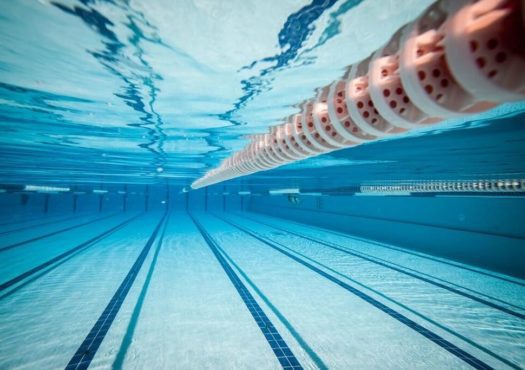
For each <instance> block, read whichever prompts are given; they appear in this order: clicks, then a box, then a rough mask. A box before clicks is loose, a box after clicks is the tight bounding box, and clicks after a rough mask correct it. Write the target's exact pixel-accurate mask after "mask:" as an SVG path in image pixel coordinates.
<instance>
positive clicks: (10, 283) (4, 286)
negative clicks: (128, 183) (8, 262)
mask: <svg viewBox="0 0 525 370" xmlns="http://www.w3.org/2000/svg"><path fill="white" fill-rule="evenodd" d="M139 216H140V215H137V216H134V217H132V218H130V219H128V220H126V221H124V222H122V223H120V224H118V225H117V226H114V227H112V228H111V229H109V230H106V231H104V232H103V233H102V234H99V235H97V236H95V237H93V238H91V239H89V240H87V241H85V242H83V243H81V244H79V245H77V246H76V247H74V248H71V249H69V250H67V251H65V252H64V253H62V254H59V255H58V256H56V257H53V258H51V259H50V260H49V261H46V262H44V263H42V264H40V265H38V266H36V267H33V268H32V269H31V270H28V271H26V272H24V273H23V274H20V275H18V276H17V277H15V278H13V279H11V280H8V281H6V282H5V283H2V284H0V292H1V291H3V290H5V289H7V288H9V287H11V286H13V285H15V284H17V283H19V282H21V281H22V280H24V279H26V278H28V277H30V276H31V275H33V274H36V273H37V272H39V271H41V270H43V269H45V268H46V267H48V266H51V265H53V264H54V263H57V262H59V261H60V260H62V259H64V258H66V257H68V256H69V255H71V254H73V253H75V252H77V251H78V250H80V249H82V248H84V247H87V246H90V245H92V244H94V243H96V242H98V241H100V240H101V239H103V238H105V237H107V236H109V235H110V234H112V233H114V232H115V231H117V230H118V229H120V228H122V227H124V226H125V225H127V224H128V223H130V222H131V221H133V220H134V219H136V218H137V217H139ZM1 298H4V297H3V296H2V297H0V299H1Z"/></svg>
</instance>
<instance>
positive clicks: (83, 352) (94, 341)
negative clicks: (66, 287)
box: [66, 212, 167, 370]
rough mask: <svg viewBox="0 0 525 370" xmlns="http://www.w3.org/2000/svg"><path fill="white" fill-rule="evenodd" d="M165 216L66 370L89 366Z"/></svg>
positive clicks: (164, 215) (164, 216) (165, 213)
mask: <svg viewBox="0 0 525 370" xmlns="http://www.w3.org/2000/svg"><path fill="white" fill-rule="evenodd" d="M166 216H167V212H164V214H163V216H162V217H161V219H160V221H159V223H158V224H157V226H156V227H155V230H154V231H153V233H152V234H151V236H150V237H149V239H148V241H147V242H146V245H145V246H144V248H143V249H142V252H140V254H139V256H138V257H137V259H136V261H135V263H134V264H133V266H132V267H131V269H130V270H129V272H128V274H127V275H126V277H125V278H124V280H123V281H122V283H121V284H120V286H119V288H118V289H117V291H116V292H115V294H114V295H113V297H112V298H111V300H110V301H109V303H108V305H107V306H106V308H105V309H104V312H102V315H100V317H99V318H98V320H97V322H96V323H95V325H94V326H93V328H91V330H90V332H89V333H88V335H87V337H86V338H85V339H84V341H83V342H82V344H81V345H80V347H78V349H77V351H76V352H75V354H74V355H73V357H72V358H71V360H70V361H69V363H68V364H67V366H66V370H72V369H87V368H88V367H89V364H91V361H92V360H93V358H94V357H95V354H96V353H97V350H98V348H99V347H100V344H101V343H102V341H103V340H104V338H105V337H106V334H107V332H108V331H109V328H110V327H111V324H112V323H113V320H115V317H116V316H117V313H118V312H119V310H120V307H121V306H122V303H124V300H125V299H126V296H127V295H128V292H129V290H130V289H131V286H132V285H133V283H134V281H135V279H136V277H137V275H138V273H139V271H140V268H141V267H142V264H143V263H144V260H145V259H146V257H147V255H148V252H149V250H150V249H151V246H152V245H153V242H154V241H155V239H156V238H157V234H158V233H159V230H160V228H161V226H162V224H163V222H164V220H165V219H166Z"/></svg>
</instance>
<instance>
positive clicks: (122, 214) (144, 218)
mask: <svg viewBox="0 0 525 370" xmlns="http://www.w3.org/2000/svg"><path fill="white" fill-rule="evenodd" d="M430 3H431V1H421V0H410V1H404V2H398V1H383V0H365V1H358V0H346V1H344V0H340V1H335V0H334V1H333V0H320V1H317V0H315V1H312V2H309V1H303V0H290V1H266V2H264V1H251V0H250V1H223V2H220V1H209V0H206V1H205V0H188V1H167V0H166V1H163V0H152V1H147V2H146V1H132V0H126V1H125V0H122V1H117V0H106V1H102V0H68V1H66V0H19V1H3V2H2V11H1V12H0V132H1V133H2V135H0V154H1V158H2V160H1V161H0V210H1V212H0V369H60V368H67V369H82V368H87V367H89V368H93V369H95V368H98V369H110V368H111V369H278V368H285V369H300V368H304V369H326V368H329V369H368V368H371V369H408V368H410V369H412V368H416V369H463V368H465V369H467V368H477V369H489V368H495V369H521V368H525V323H524V318H525V288H524V287H525V280H524V278H525V263H524V261H525V223H524V221H523V209H524V207H525V198H524V197H523V194H524V189H525V165H524V164H525V129H524V125H523V121H524V119H525V103H523V102H515V103H512V104H503V105H501V106H499V107H497V108H495V109H493V110H490V111H488V112H485V113H483V114H480V115H476V116H470V117H466V118H462V119H456V120H451V121H447V122H445V123H443V124H441V125H439V126H434V127H429V128H426V129H424V130H416V131H412V132H411V133H410V134H406V135H401V136H399V137H395V138H389V139H384V140H379V141H376V142H373V143H368V144H364V145H361V146H359V147H356V148H350V149H345V150H341V151H336V152H332V153H330V154H326V155H323V156H319V157H315V158H310V159H307V160H304V161H300V162H297V163H294V164H289V165H286V166H283V167H280V168H278V169H274V170H271V171H266V172H260V173H257V174H254V175H251V176H249V177H243V178H239V179H235V180H232V181H229V182H226V183H221V184H218V185H215V186H212V187H209V188H206V189H202V190H199V191H189V185H190V184H191V183H192V182H193V181H194V180H195V179H197V178H199V177H200V176H202V175H203V174H204V173H206V171H208V170H210V169H212V168H215V167H216V166H217V165H218V164H220V162H221V160H223V159H224V158H227V157H228V156H230V155H231V154H232V153H234V152H235V151H236V150H238V149H240V148H242V147H243V146H244V145H245V144H246V142H247V136H248V135H251V134H256V133H262V132H266V130H267V129H268V127H269V126H272V125H276V124H279V123H281V122H282V120H283V118H284V117H286V116H288V115H290V114H293V113H296V112H298V111H299V107H298V106H297V104H298V103H299V102H301V101H302V100H304V99H309V98H311V97H313V96H314V95H315V89H316V88H317V87H319V86H323V85H326V84H327V83H328V82H330V81H332V80H334V79H336V78H340V77H341V76H342V75H343V73H344V71H345V67H347V66H348V65H349V64H352V63H354V62H356V61H359V60H361V59H363V58H364V57H366V56H367V55H369V54H370V53H371V52H372V51H374V50H375V49H377V48H378V47H379V46H381V45H382V44H383V43H384V42H385V41H386V40H387V39H388V38H389V37H390V36H391V34H392V32H394V31H395V30H397V29H398V28H399V27H400V26H401V25H403V24H405V23H407V22H409V21H410V20H412V19H414V18H415V17H416V16H417V15H418V14H419V13H420V12H421V11H422V10H423V9H425V8H426V7H427V6H428V5H429V4H430Z"/></svg>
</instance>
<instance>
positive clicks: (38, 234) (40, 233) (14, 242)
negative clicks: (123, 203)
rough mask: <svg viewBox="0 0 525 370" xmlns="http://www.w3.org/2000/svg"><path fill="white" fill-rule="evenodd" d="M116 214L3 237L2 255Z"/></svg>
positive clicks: (91, 217) (0, 250) (74, 219)
mask: <svg viewBox="0 0 525 370" xmlns="http://www.w3.org/2000/svg"><path fill="white" fill-rule="evenodd" d="M115 214H116V213H111V214H105V215H103V216H100V215H96V216H94V217H93V216H92V215H91V216H88V217H86V219H85V220H81V222H79V220H78V219H76V218H73V219H71V221H70V222H65V223H64V225H59V226H57V227H53V228H50V229H51V230H49V229H46V230H45V231H44V230H38V228H35V229H33V228H30V229H29V230H26V231H24V232H23V233H22V232H20V233H16V234H15V235H7V236H3V237H2V240H1V244H0V253H2V252H5V251H8V250H11V249H13V248H18V247H20V246H24V245H27V244H30V243H34V242H36V241H39V240H43V239H46V238H49V237H52V236H55V235H58V234H61V233H64V232H67V231H70V230H74V229H78V228H80V227H82V226H85V225H89V224H91V223H93V222H97V221H99V220H104V219H106V218H109V217H112V216H114V215H115Z"/></svg>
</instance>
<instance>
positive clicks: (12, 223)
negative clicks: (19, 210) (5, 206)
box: [0, 214, 57, 227]
mask: <svg viewBox="0 0 525 370" xmlns="http://www.w3.org/2000/svg"><path fill="white" fill-rule="evenodd" d="M56 216H57V215H56V214H54V215H49V216H48V215H38V216H36V217H31V218H25V219H18V220H11V221H7V222H3V223H1V224H0V227H1V226H7V225H16V224H23V223H25V222H32V221H35V220H40V219H43V218H47V217H56Z"/></svg>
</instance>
